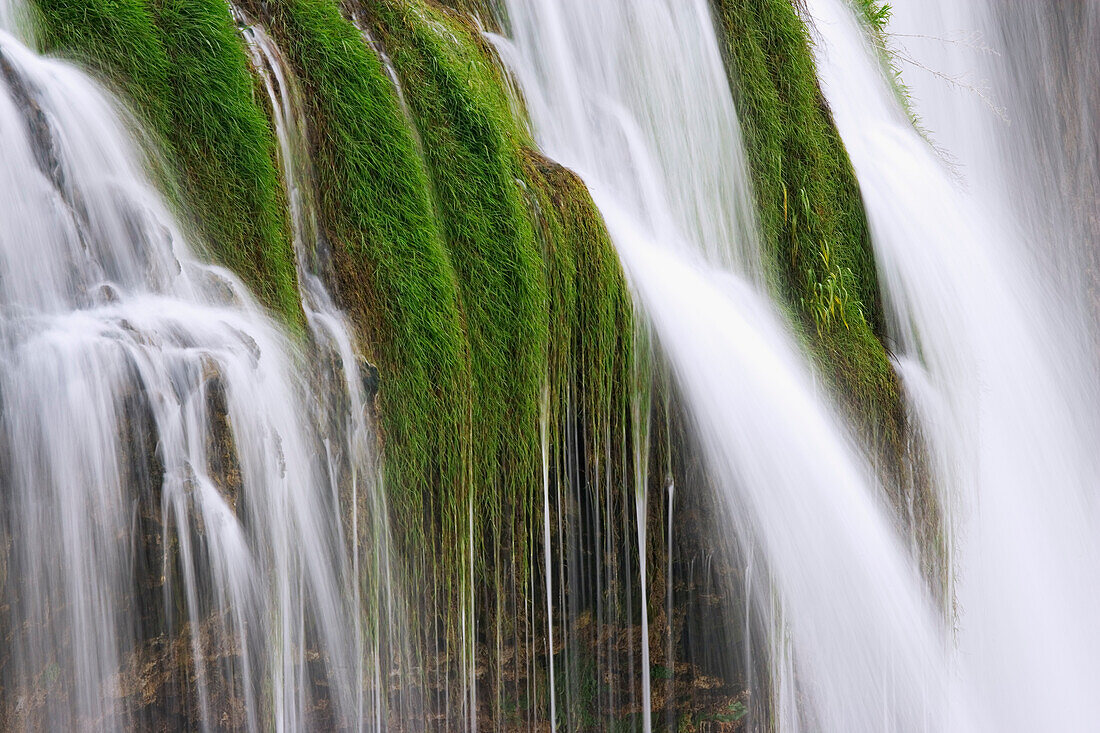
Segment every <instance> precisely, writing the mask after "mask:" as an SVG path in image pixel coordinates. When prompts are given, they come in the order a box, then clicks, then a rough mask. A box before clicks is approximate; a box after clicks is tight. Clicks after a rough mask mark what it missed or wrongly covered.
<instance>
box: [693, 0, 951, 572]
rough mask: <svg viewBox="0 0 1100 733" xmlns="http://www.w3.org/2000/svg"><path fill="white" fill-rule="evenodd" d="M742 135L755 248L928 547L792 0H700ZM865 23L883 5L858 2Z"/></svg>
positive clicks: (867, 249)
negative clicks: (716, 35) (709, 17)
mask: <svg viewBox="0 0 1100 733" xmlns="http://www.w3.org/2000/svg"><path fill="white" fill-rule="evenodd" d="M711 2H712V5H713V8H714V12H715V15H716V18H717V20H718V22H719V26H720V29H721V31H722V35H723V38H724V48H723V51H724V55H725V59H726V63H727V66H728V68H729V72H730V76H731V85H732V88H733V90H734V96H735V100H736V102H737V108H738V115H739V117H740V119H741V123H742V126H743V129H744V133H745V146H746V149H747V153H748V158H749V164H750V168H751V176H752V181H753V187H754V193H755V196H756V201H757V209H758V211H759V214H760V221H761V228H762V230H763V236H764V254H765V258H766V260H767V261H768V265H769V266H770V268H771V274H772V281H773V284H774V287H775V289H776V291H777V292H778V293H779V294H780V295H781V297H782V298H783V299H784V300H785V301H786V304H787V306H788V307H789V309H790V310H791V312H792V313H793V314H794V320H795V322H796V324H799V323H800V324H801V325H802V327H803V332H804V333H805V335H806V342H807V343H808V345H809V349H810V351H811V353H812V354H813V355H814V357H815V359H816V362H817V363H818V365H819V367H820V369H821V370H822V371H823V373H824V375H825V376H826V378H827V379H829V380H830V381H831V382H832V384H833V386H834V388H835V391H836V393H837V395H838V397H839V399H840V401H841V403H842V404H843V405H844V406H845V407H846V408H847V413H848V415H849V417H850V418H851V419H852V421H853V423H854V424H856V425H857V427H859V428H860V429H861V430H862V432H863V433H864V435H865V436H866V438H867V439H868V440H869V441H870V442H871V444H872V445H873V446H874V447H875V449H876V450H877V452H878V453H879V455H880V460H881V463H880V465H881V466H882V467H883V469H884V474H885V476H884V478H886V479H887V482H886V483H887V485H888V486H889V487H890V492H891V497H890V498H891V500H892V501H893V502H894V504H895V506H896V507H898V509H899V512H898V514H899V516H900V517H901V518H903V521H909V518H910V510H911V511H912V512H913V516H912V517H911V519H912V523H913V525H914V526H913V527H912V529H913V531H915V532H917V533H918V534H919V535H920V537H921V542H920V546H921V547H923V548H931V549H928V550H927V552H928V556H927V557H926V558H925V562H926V564H927V568H928V573H929V577H935V576H936V574H937V573H938V570H937V569H936V568H937V566H938V559H937V555H938V553H939V552H940V550H937V549H935V548H938V547H940V545H941V543H942V537H941V531H940V518H939V509H938V505H937V500H936V498H935V497H934V495H933V494H932V491H931V487H930V486H928V485H927V481H926V480H925V479H924V478H922V476H923V473H922V468H921V464H922V456H921V455H920V454H919V451H918V452H917V453H916V454H915V453H914V446H916V445H918V444H919V443H920V441H919V439H914V438H913V436H911V435H910V431H911V428H910V426H909V424H908V416H907V414H906V409H905V406H904V400H903V395H902V391H901V385H900V382H899V380H898V377H897V374H896V373H895V371H894V369H893V365H892V363H891V361H890V357H889V355H888V353H887V350H886V347H885V346H884V344H885V343H886V327H885V322H884V316H883V308H882V304H881V296H880V292H879V285H878V278H877V271H876V267H875V262H874V253H873V249H872V244H871V239H870V232H869V229H868V224H867V217H866V212H865V211H864V207H863V199H862V196H861V194H860V190H859V184H858V182H857V180H856V177H855V172H854V170H853V169H852V164H851V161H850V160H849V158H848V154H847V151H846V150H845V149H844V144H843V141H842V140H841V139H840V134H839V133H838V132H837V129H836V126H835V124H834V122H833V119H832V113H831V112H830V110H829V108H828V104H827V103H826V101H825V97H824V95H823V94H822V92H821V89H820V87H819V86H818V82H817V69H816V66H815V64H814V60H813V55H812V53H811V50H810V43H811V42H812V41H811V39H810V37H809V29H808V28H807V27H806V24H805V22H804V21H803V19H802V18H801V17H800V16H799V13H798V11H797V10H796V7H795V3H792V2H791V0H711ZM860 10H861V11H862V12H864V14H865V16H866V22H867V23H868V26H869V30H870V31H871V32H872V33H881V32H882V23H883V22H884V20H885V17H886V15H887V13H888V8H886V7H884V6H882V4H881V3H879V2H877V0H860Z"/></svg>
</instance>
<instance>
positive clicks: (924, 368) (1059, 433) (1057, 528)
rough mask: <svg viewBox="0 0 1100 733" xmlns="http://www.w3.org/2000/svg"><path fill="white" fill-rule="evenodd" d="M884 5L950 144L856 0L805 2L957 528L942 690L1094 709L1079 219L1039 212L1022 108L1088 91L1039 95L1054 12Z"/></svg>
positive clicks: (1092, 552)
mask: <svg viewBox="0 0 1100 733" xmlns="http://www.w3.org/2000/svg"><path fill="white" fill-rule="evenodd" d="M892 5H893V7H894V9H895V13H896V16H897V17H896V18H895V20H894V22H893V23H891V26H890V30H891V32H896V33H897V34H898V35H897V36H896V38H895V39H894V42H895V43H896V44H897V46H898V47H899V48H900V49H901V50H902V56H901V58H902V59H903V63H902V69H903V71H904V74H905V79H906V81H907V82H910V83H912V84H913V85H914V86H913V90H914V93H913V98H914V101H915V106H916V113H917V114H918V115H919V116H920V117H921V119H922V121H923V123H924V124H925V126H927V127H928V128H929V129H930V130H931V133H930V134H931V137H932V138H933V139H934V140H935V141H936V143H937V145H939V146H940V148H941V149H942V150H943V151H945V154H946V155H947V156H950V158H951V160H952V163H948V162H945V159H944V157H941V155H940V154H939V153H938V152H937V151H936V150H934V149H933V148H932V146H931V145H930V144H929V143H927V142H926V141H925V139H923V138H922V136H921V135H920V134H919V133H918V132H917V131H916V129H915V128H914V126H913V125H912V124H910V122H909V120H908V118H907V116H906V114H905V113H904V112H903V110H902V109H901V107H900V105H899V103H898V98H897V95H896V94H895V92H894V90H893V89H892V88H891V87H890V85H889V84H888V83H887V81H886V79H885V77H884V75H883V74H882V70H881V64H880V58H879V56H878V54H877V53H875V52H873V51H872V50H871V47H872V44H871V43H870V37H869V36H868V35H867V34H866V33H865V32H864V30H863V28H862V27H861V26H860V25H859V24H858V23H857V20H856V17H855V15H854V13H853V10H852V8H851V7H850V6H849V5H848V4H847V3H846V2H844V1H843V0H808V2H807V3H806V8H807V12H808V14H809V16H810V18H811V22H812V23H813V26H814V29H815V32H816V35H817V36H818V43H817V46H816V53H817V58H818V64H819V71H820V75H821V81H822V85H823V88H824V91H825V94H826V96H827V97H828V100H829V103H830V106H831V107H832V109H833V112H834V114H835V117H836V122H837V125H838V127H839V129H840V132H841V134H842V136H843V138H844V141H845V143H846V145H847V147H848V150H849V152H850V155H851V158H852V162H853V164H854V165H855V168H856V171H857V174H858V177H859V180H860V184H861V188H862V191H863V195H864V198H865V201H866V204H867V211H868V216H869V219H870V222H871V226H872V231H873V238H874V245H875V253H876V258H877V261H878V265H879V269H880V280H881V282H882V284H883V287H884V290H885V298H886V302H887V305H888V309H889V313H890V330H891V333H892V336H893V338H894V339H896V346H895V352H896V353H897V355H898V356H897V358H898V363H899V367H900V370H901V372H902V374H903V376H904V377H905V380H906V384H907V387H908V392H909V396H910V398H911V400H912V403H913V405H914V407H915V409H916V411H917V412H918V414H919V415H920V416H921V418H922V422H923V432H924V434H925V435H926V436H927V438H928V440H929V443H930V446H929V447H930V450H931V454H932V456H933V457H934V459H935V460H934V463H935V467H936V469H937V474H936V482H937V484H938V486H939V487H940V489H941V491H942V494H943V505H944V508H945V511H946V513H947V516H948V519H949V525H950V527H951V528H952V538H951V540H952V541H951V547H950V551H951V558H952V580H953V581H954V583H953V590H954V594H955V598H956V610H955V617H956V620H955V624H956V630H955V633H954V635H953V637H952V638H948V639H947V640H946V643H948V644H949V645H951V647H953V648H954V654H953V659H954V663H955V666H956V668H957V672H956V675H957V679H958V684H959V686H960V692H959V695H960V696H965V697H967V698H968V699H969V700H970V706H971V707H972V708H973V709H974V710H975V711H978V712H977V714H978V715H979V719H980V720H981V722H982V724H983V725H984V727H985V728H986V729H988V730H997V731H1004V730H1020V731H1025V730H1027V731H1033V730H1058V731H1084V730H1092V729H1095V725H1096V720H1095V711H1094V709H1093V708H1094V706H1093V704H1092V701H1093V700H1094V699H1095V689H1096V686H1097V684H1098V683H1100V627H1098V626H1097V624H1096V619H1097V618H1098V617H1100V533H1098V532H1097V527H1098V526H1100V525H1098V524H1097V519H1098V516H1097V506H1096V499H1095V486H1096V483H1097V479H1096V477H1097V476H1098V475H1100V474H1098V472H1097V469H1098V465H1097V458H1096V455H1097V454H1096V450H1095V446H1094V445H1092V444H1091V443H1092V440H1093V437H1094V436H1095V435H1096V434H1097V433H1096V415H1097V412H1096V409H1095V408H1096V404H1097V387H1096V380H1095V373H1096V372H1095V368H1094V358H1093V355H1092V354H1091V353H1090V350H1091V349H1092V348H1093V345H1094V340H1093V336H1092V334H1091V329H1090V328H1089V326H1087V325H1086V324H1085V323H1084V322H1083V321H1082V317H1083V315H1084V313H1085V312H1086V311H1087V307H1085V306H1082V305H1080V304H1079V302H1078V300H1077V295H1078V293H1079V289H1080V287H1081V284H1082V280H1084V278H1083V277H1074V278H1069V277H1066V273H1067V271H1072V267H1070V268H1067V267H1066V264H1067V263H1072V262H1074V261H1078V260H1077V258H1076V257H1075V252H1074V249H1075V244H1076V242H1075V236H1077V233H1075V232H1074V231H1072V230H1071V228H1070V227H1062V226H1060V225H1059V222H1057V221H1053V222H1052V221H1051V216H1050V214H1051V212H1052V211H1055V209H1053V208H1052V206H1051V205H1052V202H1054V201H1056V200H1057V198H1058V197H1059V195H1064V193H1065V191H1064V189H1062V190H1059V188H1058V185H1057V183H1058V182H1057V181H1052V180H1051V178H1050V176H1049V169H1047V170H1044V169H1041V168H1038V167H1036V166H1035V165H1034V161H1035V160H1041V159H1043V157H1044V156H1043V153H1042V152H1041V151H1042V150H1043V149H1044V147H1043V144H1049V146H1048V147H1046V150H1048V151H1049V150H1050V149H1052V148H1058V147H1059V146H1060V143H1059V142H1057V141H1053V144H1050V143H1052V141H1051V140H1049V139H1046V138H1044V137H1042V136H1044V135H1047V134H1048V133H1053V132H1054V130H1044V129H1042V125H1039V124H1036V120H1039V119H1050V118H1052V117H1053V118H1059V117H1061V118H1063V119H1064V120H1067V121H1068V120H1070V119H1073V118H1078V121H1080V118H1084V119H1085V120H1086V121H1087V120H1091V117H1090V116H1089V113H1090V111H1089V110H1088V109H1084V108H1080V107H1075V106H1074V103H1073V99H1072V95H1071V96H1070V98H1068V99H1067V98H1055V97H1054V92H1055V86H1054V83H1053V81H1052V76H1053V75H1056V74H1060V73H1062V70H1061V68H1060V67H1058V66H1056V64H1057V63H1059V62H1061V63H1072V58H1069V59H1067V58H1065V57H1058V56H1057V55H1056V54H1053V53H1052V48H1051V47H1050V44H1052V43H1054V42H1055V41H1056V39H1055V38H1054V37H1053V36H1052V35H1051V34H1050V28H1045V29H1044V27H1043V26H1042V25H1041V24H1035V25H1031V26H1028V27H1027V29H1026V30H1025V31H1024V35H1025V38H1026V40H1027V42H1026V43H1020V44H1019V45H1018V46H1007V45H1003V44H1002V45H1001V46H1000V48H997V49H993V50H994V51H996V53H990V52H988V51H986V50H984V49H983V47H984V46H986V44H987V43H989V42H990V39H995V38H996V36H997V29H998V26H997V22H998V20H1005V19H1008V22H1013V21H1012V19H1011V16H1012V15H1013V14H1014V13H1015V15H1016V18H1015V23H1016V24H1017V29H1019V25H1020V22H1021V21H1022V20H1025V19H1026V17H1027V16H1026V15H1021V13H1027V12H1029V11H1028V7H1027V4H1019V3H1016V4H1013V3H989V4H986V3H983V2H980V1H978V0H971V1H968V2H958V1H957V0H944V1H943V2H929V1H927V0H899V1H898V2H894V3H892ZM1058 5H1061V7H1060V8H1058V9H1057V10H1055V9H1054V8H1047V9H1046V11H1045V13H1044V12H1043V11H1038V12H1039V13H1040V15H1044V16H1045V17H1046V18H1048V19H1049V18H1053V17H1055V16H1057V14H1058V13H1059V12H1066V13H1068V12H1069V9H1068V8H1067V6H1069V5H1072V4H1071V3H1066V4H1060V3H1059V4H1058ZM1033 20H1034V19H1033ZM975 31H980V32H983V33H982V35H975V33H974V32H975ZM1054 50H1057V49H1054ZM998 53H999V54H1000V55H997V54H998ZM911 61H912V62H911ZM915 64H917V65H915ZM1013 69H1015V70H1016V72H1017V76H1015V77H1014V76H1013V75H1012V74H1011V73H1009V71H1010V70H1013ZM1020 73H1022V74H1024V75H1032V79H1031V82H1032V83H1033V87H1032V90H1039V93H1040V95H1042V94H1044V93H1045V94H1047V95H1048V96H1047V97H1046V99H1045V102H1043V104H1044V105H1047V106H1041V107H1036V106H1033V105H1034V104H1035V102H1034V99H1032V100H1030V101H1029V100H1027V98H1026V96H1025V93H1026V92H1028V91H1029V88H1028V87H1027V86H1025V82H1028V81H1029V80H1028V79H1026V78H1021V77H1020V76H1019V74H1020ZM1068 73H1073V67H1071V70H1070V72H1068ZM1063 90H1064V87H1063ZM1039 99H1040V100H1042V99H1043V97H1042V96H1040V97H1039ZM1078 101H1079V100H1078ZM1036 136H1038V137H1036ZM1092 144H1093V145H1094V144H1095V141H1093V143H1092ZM1088 149H1089V146H1088V144H1087V143H1082V147H1081V150H1083V151H1087V150H1088ZM1036 151H1039V152H1038V153H1036ZM1071 154H1072V153H1071ZM1046 162H1047V163H1049V164H1050V166H1051V168H1053V169H1054V170H1058V169H1060V168H1064V166H1065V162H1064V161H1063V162H1059V161H1056V160H1050V159H1049V158H1048V159H1047V160H1046ZM1094 174H1095V169H1093V170H1092V174H1091V175H1094ZM1052 190H1053V191H1058V193H1057V194H1054V195H1052ZM1067 209H1068V207H1067ZM1067 209H1061V210H1062V211H1066V210H1067ZM1053 218H1054V219H1055V220H1056V219H1057V217H1056V216H1055V217H1053ZM1052 253H1053V254H1052ZM1078 272H1079V271H1078Z"/></svg>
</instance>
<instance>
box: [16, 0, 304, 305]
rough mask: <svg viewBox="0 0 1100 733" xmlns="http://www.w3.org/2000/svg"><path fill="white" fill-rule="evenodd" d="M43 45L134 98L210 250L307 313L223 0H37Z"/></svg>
mask: <svg viewBox="0 0 1100 733" xmlns="http://www.w3.org/2000/svg"><path fill="white" fill-rule="evenodd" d="M34 10H35V11H36V12H35V18H34V20H35V27H36V29H37V31H38V34H39V44H40V45H41V46H42V47H43V48H44V49H45V50H47V51H50V52H53V53H59V54H63V55H65V56H68V57H70V58H73V59H74V60H76V61H77V62H79V63H82V64H84V65H87V66H89V67H91V68H92V69H93V70H94V71H95V72H97V73H98V74H100V75H101V76H103V77H104V78H105V79H106V80H107V81H108V83H109V84H111V85H112V86H114V87H115V88H117V89H118V90H119V91H120V92H121V93H122V94H123V95H124V96H125V97H127V98H128V99H129V100H130V101H131V102H132V104H133V106H134V108H135V110H136V111H137V112H138V114H139V115H140V116H141V117H142V118H143V120H144V122H145V123H146V124H147V126H148V128H149V130H150V131H151V132H152V134H153V135H154V137H155V138H157V142H158V143H160V145H161V148H162V150H163V152H164V155H165V157H166V158H167V162H168V163H169V168H170V170H171V171H172V172H174V173H175V175H174V176H173V177H174V178H176V179H177V180H178V182H179V184H180V190H181V192H182V199H183V200H182V201H181V202H178V203H181V204H182V206H181V209H182V210H183V211H189V212H195V214H196V215H195V216H194V221H195V224H196V225H197V228H198V231H199V233H200V234H201V235H202V238H203V240H204V241H205V242H206V243H207V244H208V245H209V247H210V249H211V251H212V254H213V255H214V256H215V257H216V258H217V259H218V260H219V261H220V262H222V263H223V264H225V265H226V266H228V267H229V268H231V269H233V270H234V271H235V272H237V273H238V274H239V275H240V276H241V277H242V278H244V280H245V282H246V283H247V284H248V285H249V286H250V287H251V288H252V289H253V291H254V292H256V293H257V294H258V295H259V296H260V298H261V300H262V301H263V302H264V303H265V304H266V305H267V306H268V307H270V308H272V309H274V310H277V311H279V312H280V313H281V314H282V315H283V316H284V318H285V319H286V320H287V322H288V323H290V324H292V325H295V326H297V325H299V324H300V318H301V313H300V306H299V302H298V294H297V287H296V284H295V267H294V256H293V251H292V249H291V245H290V241H289V239H288V237H287V235H286V231H285V220H284V213H283V210H284V207H283V204H282V200H281V199H282V194H281V188H280V185H279V180H278V175H277V173H276V168H275V164H274V158H273V155H274V139H273V137H272V134H271V130H270V128H269V127H268V124H267V120H266V117H265V114H264V110H263V107H262V106H261V105H260V104H259V103H258V102H257V100H256V98H255V96H254V94H253V81H252V77H251V74H250V70H249V66H248V59H247V56H246V54H245V51H244V48H243V46H242V44H241V40H240V39H239V37H238V36H237V34H236V30H235V28H234V24H233V21H232V18H231V17H230V15H229V9H228V6H227V5H226V4H225V3H223V2H221V1H220V0H155V1H153V2H143V1H142V0H80V1H79V2H77V1H75V0H34Z"/></svg>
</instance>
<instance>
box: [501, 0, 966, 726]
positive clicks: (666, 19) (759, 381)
mask: <svg viewBox="0 0 1100 733" xmlns="http://www.w3.org/2000/svg"><path fill="white" fill-rule="evenodd" d="M505 5H506V8H507V11H508V13H507V21H506V22H505V28H506V33H507V34H508V35H509V36H510V40H508V39H497V46H498V48H499V50H500V52H501V55H502V57H503V58H504V60H505V61H506V63H508V64H509V66H511V68H512V69H513V71H514V73H515V75H516V77H517V79H518V81H519V84H520V87H521V89H522V91H523V93H524V96H525V101H526V103H527V108H528V110H529V111H530V114H531V117H532V120H533V123H534V126H535V132H536V136H537V138H538V141H539V143H540V145H541V146H542V147H543V148H544V149H545V150H546V151H547V152H548V153H549V154H550V155H552V156H553V157H554V158H555V159H557V160H560V161H562V162H563V163H564V164H566V165H569V166H570V167H572V168H573V169H575V170H576V171H578V173H580V174H581V175H582V177H583V178H584V179H585V181H586V183H587V184H588V186H589V188H590V190H591V191H592V194H593V197H594V199H595V200H596V203H597V205H598V206H599V207H600V209H601V211H602V213H603V214H604V217H605V220H606V222H607V224H608V228H609V231H610V232H611V234H612V238H613V239H614V241H615V245H616V248H617V249H618V251H619V254H620V257H621V259H622V261H623V264H624V267H625V269H626V272H627V276H628V279H629V280H630V282H631V284H632V286H633V288H634V290H635V292H636V294H637V299H638V302H639V305H640V308H641V310H643V311H644V312H645V313H646V314H647V315H648V317H649V319H650V321H651V322H652V325H653V329H654V332H655V333H656V336H657V340H658V342H659V344H660V347H661V350H662V352H663V354H664V355H665V357H666V358H667V359H668V361H669V362H670V363H671V366H672V371H673V373H674V376H675V379H676V381H677V383H678V385H679V388H680V389H681V390H682V392H683V394H684V396H685V399H686V405H687V408H688V412H689V414H690V417H691V419H692V420H693V421H694V423H695V427H696V432H697V435H698V440H699V442H700V444H701V445H702V447H703V450H704V454H705V456H706V458H707V459H708V468H709V469H710V473H711V474H712V480H713V481H714V482H715V483H716V484H717V486H718V488H719V491H720V494H721V497H722V502H723V504H724V507H725V509H726V514H725V516H724V521H725V522H726V523H727V524H728V525H729V526H732V527H733V528H734V529H735V530H736V532H735V534H736V535H737V536H738V537H739V538H741V539H742V540H743V541H744V542H745V543H746V544H747V545H749V546H751V547H755V548H758V549H759V554H760V555H762V556H763V557H764V558H765V565H766V573H759V575H760V576H763V575H765V574H766V576H767V577H766V581H765V582H763V583H759V584H754V586H753V587H752V595H753V596H754V598H755V606H756V608H755V610H756V612H757V613H759V614H761V615H762V616H764V617H766V618H768V619H769V621H768V622H767V623H766V624H765V625H766V627H767V628H768V629H769V630H770V631H771V632H772V633H773V634H775V638H774V639H772V640H771V641H770V642H768V643H767V646H770V648H771V649H773V650H775V653H774V655H773V658H772V659H771V660H769V661H770V666H771V668H772V670H773V672H774V676H775V677H776V678H777V679H776V680H774V682H773V686H774V688H775V692H773V695H774V696H775V697H776V698H777V700H776V701H775V703H774V707H775V709H774V714H775V716H776V718H777V722H778V726H779V727H780V729H783V730H797V729H800V728H803V727H805V728H806V729H812V730H834V731H852V730H863V731H882V730H941V729H943V728H944V727H945V726H946V723H947V721H949V720H950V719H951V718H952V715H953V713H952V712H951V710H952V709H953V703H952V702H951V701H950V700H949V699H948V698H947V694H948V690H947V678H946V672H945V666H944V660H943V659H942V645H941V644H940V642H939V631H938V629H937V625H936V622H935V621H934V620H933V614H932V612H931V609H930V608H929V607H928V605H927V602H926V600H925V598H924V593H923V591H922V585H921V581H920V579H919V577H918V572H917V571H916V569H915V567H914V564H913V562H912V561H911V560H910V559H909V558H908V557H907V555H906V554H905V552H904V551H903V549H902V546H901V543H900V542H899V539H898V538H897V537H896V536H895V530H894V527H893V525H892V523H891V521H890V520H889V518H888V513H887V511H886V510H885V509H884V508H883V507H882V506H880V504H879V503H878V501H877V500H876V498H875V494H874V492H873V487H874V482H873V480H872V479H871V478H870V471H869V470H868V469H867V467H866V466H864V465H863V463H862V461H861V460H860V459H859V458H858V457H857V456H856V455H855V453H854V452H853V450H852V448H851V447H850V445H849V443H848V440H847V438H846V437H845V436H844V432H843V430H842V429H841V428H840V427H839V425H838V422H837V421H836V420H835V419H834V418H833V417H832V415H831V414H830V411H829V410H828V409H827V408H826V407H824V406H823V405H822V403H821V400H820V399H819V398H818V396H817V395H816V394H815V392H814V389H813V388H812V386H811V383H810V378H809V375H808V374H807V373H806V368H805V366H804V364H803V361H802V359H801V357H800V355H799V354H798V353H797V349H796V348H795V347H794V346H793V345H792V344H791V343H790V341H789V339H788V337H787V336H786V335H785V333H784V329H783V327H782V326H781V321H780V319H779V318H778V317H777V315H776V314H775V313H774V312H773V309H772V307H771V306H770V304H769V303H768V301H767V299H766V298H765V297H763V296H762V294H761V292H760V287H761V286H760V285H759V269H760V266H759V264H758V263H759V255H758V252H757V246H756V240H755V225H754V221H753V217H752V209H751V205H750V203H749V200H750V199H749V190H748V184H747V183H746V180H747V178H746V172H745V165H744V162H743V160H742V154H741V143H740V132H739V129H738V124H737V118H736V114H735V111H734V107H733V100H732V98H731V95H730V91H729V86H728V82H727V79H726V75H725V70H724V69H723V67H722V63H721V59H720V56H719V52H718V46H717V41H716V38H715V35H714V23H713V19H712V18H711V16H710V11H709V9H708V6H707V4H706V3H705V2H703V1H702V0H698V1H695V0H693V1H692V2H681V1H676V2H672V1H671V0H647V1H646V2H630V3H627V2H620V1H617V0H603V1H601V2H591V1H590V0H568V1H565V2H562V1H560V0H559V1H556V2H551V1H550V0H544V1H539V2H527V1H522V2H521V1H520V0H512V1H509V2H506V3H505ZM773 591H774V593H775V594H776V596H777V597H778V605H779V606H780V607H781V611H777V610H776V608H775V604H774V603H773V596H772V593H773ZM788 634H789V637H788ZM788 650H789V656H788ZM647 662H648V660H644V661H643V663H647ZM792 675H793V676H792ZM647 692H648V691H647ZM647 725H648V721H647ZM765 725H766V723H765V722H764V721H761V720H757V721H755V722H751V723H750V727H753V726H755V727H763V726H765Z"/></svg>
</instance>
